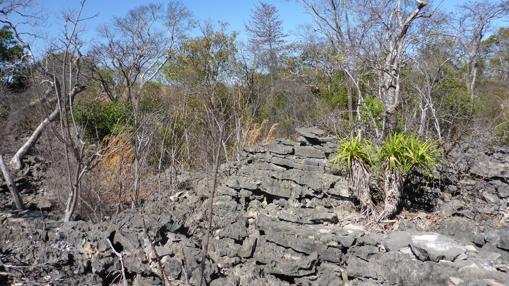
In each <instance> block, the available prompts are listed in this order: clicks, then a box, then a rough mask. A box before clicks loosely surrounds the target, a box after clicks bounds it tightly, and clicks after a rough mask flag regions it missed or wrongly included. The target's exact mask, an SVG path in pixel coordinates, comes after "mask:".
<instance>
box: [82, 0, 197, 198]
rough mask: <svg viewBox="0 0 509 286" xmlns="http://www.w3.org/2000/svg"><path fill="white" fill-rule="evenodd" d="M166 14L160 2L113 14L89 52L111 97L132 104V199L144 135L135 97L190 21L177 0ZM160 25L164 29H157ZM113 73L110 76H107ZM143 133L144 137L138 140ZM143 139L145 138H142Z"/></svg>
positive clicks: (135, 190) (170, 51)
mask: <svg viewBox="0 0 509 286" xmlns="http://www.w3.org/2000/svg"><path fill="white" fill-rule="evenodd" d="M167 8H168V10H167V14H166V15H164V13H162V11H163V10H164V9H163V7H162V6H161V5H158V4H148V5H142V6H139V7H138V8H135V9H133V10H131V11H129V12H128V14H127V16H125V17H120V18H115V20H114V21H113V23H112V25H109V26H103V27H102V29H101V30H100V34H101V36H102V37H103V38H104V42H101V43H99V44H98V45H97V46H96V47H95V48H94V49H93V52H92V55H93V61H94V62H96V63H97V65H96V66H95V67H94V70H95V78H96V80H98V81H99V82H100V84H101V86H102V88H103V91H104V92H105V94H106V95H107V96H108V97H109V98H110V99H111V100H112V101H116V100H120V99H125V100H127V101H128V102H129V103H132V104H133V106H134V114H133V115H134V116H133V117H134V127H135V132H134V140H133V141H134V151H135V152H134V177H135V178H134V186H133V193H134V201H133V206H134V204H135V202H136V200H137V198H138V192H139V183H140V170H139V169H140V156H139V155H140V152H141V149H143V148H144V147H143V146H146V145H144V143H142V141H144V140H145V139H147V137H146V136H145V135H146V134H144V135H141V134H142V133H143V125H142V124H140V123H141V122H143V119H142V118H140V113H139V101H140V96H141V94H142V91H143V89H144V86H145V84H146V83H147V82H149V81H151V80H153V79H155V78H156V77H157V76H158V75H159V73H160V71H161V69H162V68H163V67H164V65H165V64H166V63H167V62H168V60H169V59H170V58H171V57H172V54H173V53H174V50H175V49H176V48H177V47H178V45H179V43H180V40H181V39H182V38H183V37H184V34H185V29H186V27H188V26H189V25H191V18H190V13H189V11H188V10H187V9H186V8H185V7H184V6H183V5H182V4H181V3H180V2H177V1H170V3H169V4H168V7H167ZM161 26H163V27H166V29H167V30H163V29H161ZM111 77H113V80H112V79H111ZM141 137H143V138H144V139H143V140H142V138H141ZM145 143H146V142H145Z"/></svg>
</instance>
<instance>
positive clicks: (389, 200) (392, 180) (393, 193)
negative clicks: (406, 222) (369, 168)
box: [376, 167, 403, 222]
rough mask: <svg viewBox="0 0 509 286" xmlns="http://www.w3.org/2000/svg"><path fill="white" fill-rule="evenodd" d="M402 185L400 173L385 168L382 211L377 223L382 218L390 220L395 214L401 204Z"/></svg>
mask: <svg viewBox="0 0 509 286" xmlns="http://www.w3.org/2000/svg"><path fill="white" fill-rule="evenodd" d="M402 185H403V180H402V178H401V171H400V170H397V171H396V172H392V171H391V170H390V168H389V167H386V169H385V178H384V193H385V198H384V210H383V211H382V212H381V213H380V215H379V216H378V218H377V219H376V221H377V222H379V221H381V220H382V219H384V218H390V217H392V216H394V215H395V214H396V213H397V211H398V207H399V204H400V202H401V188H402Z"/></svg>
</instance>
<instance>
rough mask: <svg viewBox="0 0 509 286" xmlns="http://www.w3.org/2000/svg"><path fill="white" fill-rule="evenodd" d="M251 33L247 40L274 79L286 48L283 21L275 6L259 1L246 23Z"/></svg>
mask: <svg viewBox="0 0 509 286" xmlns="http://www.w3.org/2000/svg"><path fill="white" fill-rule="evenodd" d="M246 30H247V31H248V33H249V34H250V35H251V37H250V39H249V42H250V44H251V45H252V48H254V49H255V50H256V51H258V52H259V53H260V54H259V56H260V57H261V60H262V63H263V65H264V66H265V67H266V68H267V69H268V71H269V73H270V75H271V78H272V79H274V78H275V75H276V72H277V69H278V65H279V62H280V60H281V57H282V55H283V52H284V50H285V49H286V48H287V46H286V40H285V38H286V37H287V35H286V34H285V33H284V32H283V21H281V19H280V17H279V11H278V9H277V8H276V6H274V5H272V4H269V3H266V2H260V4H258V6H256V8H255V10H254V11H253V14H252V16H251V20H250V21H249V23H248V24H247V25H246Z"/></svg>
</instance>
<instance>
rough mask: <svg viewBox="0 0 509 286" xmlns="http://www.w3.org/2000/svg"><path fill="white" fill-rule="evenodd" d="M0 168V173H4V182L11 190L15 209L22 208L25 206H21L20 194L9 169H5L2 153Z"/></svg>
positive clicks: (0, 155)
mask: <svg viewBox="0 0 509 286" xmlns="http://www.w3.org/2000/svg"><path fill="white" fill-rule="evenodd" d="M0 170H1V171H2V174H3V175H4V179H5V183H6V184H7V188H8V189H9V191H10V192H11V195H12V199H13V200H14V204H15V205H16V209H17V210H23V209H24V208H25V207H24V206H23V201H22V200H21V196H20V195H19V193H18V190H17V189H16V185H15V184H14V181H13V180H12V177H11V173H10V172H9V169H7V166H6V165H5V163H4V159H3V157H2V154H0Z"/></svg>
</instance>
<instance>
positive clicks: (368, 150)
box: [332, 136, 376, 218]
mask: <svg viewBox="0 0 509 286" xmlns="http://www.w3.org/2000/svg"><path fill="white" fill-rule="evenodd" d="M337 153H338V154H337V156H336V158H334V160H333V161H332V164H333V166H335V167H336V168H338V169H339V170H340V171H342V172H344V173H346V174H347V175H348V187H349V190H350V191H351V192H352V193H353V195H354V197H355V198H356V199H357V200H358V201H359V202H360V206H361V209H362V212H363V213H365V214H366V216H367V217H368V218H375V217H376V208H375V205H374V203H373V200H372V199H371V193H370V188H369V181H370V178H371V174H372V172H371V167H372V166H373V164H374V163H375V157H374V154H376V149H375V146H374V145H373V144H371V142H370V141H368V140H366V139H363V138H361V136H355V137H354V136H350V137H349V138H346V139H340V140H339V145H338V149H337Z"/></svg>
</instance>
